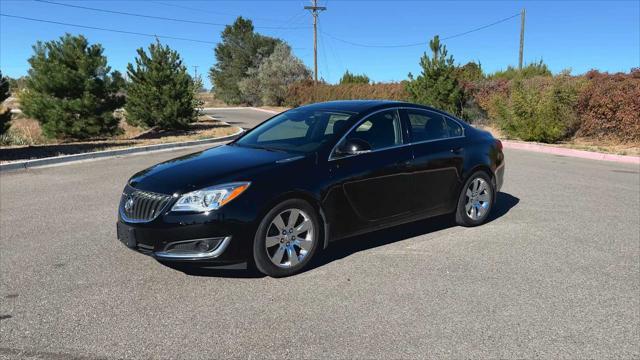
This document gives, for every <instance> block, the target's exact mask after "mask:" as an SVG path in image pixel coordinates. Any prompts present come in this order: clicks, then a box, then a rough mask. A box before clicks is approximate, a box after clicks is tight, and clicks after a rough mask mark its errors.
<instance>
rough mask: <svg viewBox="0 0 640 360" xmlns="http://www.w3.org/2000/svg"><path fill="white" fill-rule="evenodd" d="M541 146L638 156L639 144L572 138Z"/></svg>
mask: <svg viewBox="0 0 640 360" xmlns="http://www.w3.org/2000/svg"><path fill="white" fill-rule="evenodd" d="M478 128H479V129H482V130H485V131H488V132H490V133H491V134H492V135H493V136H494V137H495V138H497V139H508V138H507V137H506V136H503V134H502V132H501V131H500V129H497V128H495V127H492V126H487V125H483V126H478ZM508 140H518V139H508ZM542 145H549V146H557V147H565V148H569V149H576V150H586V151H594V152H600V153H607V154H616V155H631V156H640V144H634V143H627V144H620V143H619V142H617V141H615V140H607V139H599V140H594V139H589V138H573V139H571V140H568V141H565V142H561V143H557V144H542Z"/></svg>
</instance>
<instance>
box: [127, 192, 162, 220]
mask: <svg viewBox="0 0 640 360" xmlns="http://www.w3.org/2000/svg"><path fill="white" fill-rule="evenodd" d="M169 201H171V196H169V195H164V194H158V193H153V192H149V191H141V190H136V189H134V188H132V187H130V186H127V188H126V189H125V191H124V193H123V194H122V200H121V201H120V215H121V216H122V218H123V219H124V220H125V221H129V222H149V221H151V220H153V219H155V218H156V217H158V215H160V213H162V211H163V210H164V208H165V207H166V206H167V204H169Z"/></svg>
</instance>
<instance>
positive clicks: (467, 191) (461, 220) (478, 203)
mask: <svg viewBox="0 0 640 360" xmlns="http://www.w3.org/2000/svg"><path fill="white" fill-rule="evenodd" d="M492 184H493V183H492V182H491V178H490V177H489V175H488V174H487V173H486V172H484V171H477V172H475V173H473V174H472V175H471V176H470V177H469V179H468V180H467V182H466V183H465V185H464V187H463V188H462V191H461V193H460V197H459V199H458V208H457V210H456V222H457V223H458V225H462V226H477V225H480V224H482V223H484V222H485V221H486V220H487V218H488V216H489V213H490V212H491V209H492V208H493V200H494V196H493V195H494V188H493V185H492Z"/></svg>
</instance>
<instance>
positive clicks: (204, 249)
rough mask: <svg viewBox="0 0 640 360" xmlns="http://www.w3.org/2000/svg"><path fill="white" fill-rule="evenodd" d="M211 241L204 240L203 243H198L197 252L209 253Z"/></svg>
mask: <svg viewBox="0 0 640 360" xmlns="http://www.w3.org/2000/svg"><path fill="white" fill-rule="evenodd" d="M209 246H210V244H209V241H206V240H203V241H198V242H197V243H196V250H197V251H199V252H207V251H209Z"/></svg>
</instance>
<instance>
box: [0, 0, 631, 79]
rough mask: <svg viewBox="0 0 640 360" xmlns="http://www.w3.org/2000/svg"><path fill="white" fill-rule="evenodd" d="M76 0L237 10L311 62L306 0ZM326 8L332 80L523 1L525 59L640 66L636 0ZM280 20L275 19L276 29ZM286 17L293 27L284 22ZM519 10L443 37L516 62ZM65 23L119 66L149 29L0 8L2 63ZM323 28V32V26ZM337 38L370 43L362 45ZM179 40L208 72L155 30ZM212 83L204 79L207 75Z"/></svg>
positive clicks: (411, 53)
mask: <svg viewBox="0 0 640 360" xmlns="http://www.w3.org/2000/svg"><path fill="white" fill-rule="evenodd" d="M52 1H56V2H64V3H67V4H74V5H79V6H88V7H94V8H101V9H108V10H115V11H123V12H131V13H141V14H146V15H152V16H160V17H173V18H180V19H189V20H195V21H204V22H211V23H221V24H227V23H231V22H233V20H234V19H235V17H236V16H237V15H242V16H245V17H247V18H250V19H252V20H254V25H256V26H257V27H265V28H264V29H257V30H258V31H259V32H261V33H263V34H265V35H270V36H275V37H279V38H282V39H284V40H286V41H287V42H288V43H289V44H290V45H291V46H292V47H293V48H294V52H295V54H296V55H297V56H299V57H300V58H302V60H303V61H304V62H305V64H307V66H309V67H310V68H312V66H313V42H312V41H313V40H312V39H313V34H312V29H311V16H310V15H309V13H308V12H307V11H304V10H303V6H305V5H309V4H310V1H308V0H306V1H302V0H292V1H168V0H163V1H151V0H148V1H68V0H52ZM319 5H323V6H327V7H328V10H327V11H325V12H323V13H321V15H320V20H319V24H320V30H321V34H320V36H319V41H318V47H319V54H318V61H319V74H320V76H321V77H322V78H324V79H325V80H327V81H329V82H336V81H338V79H339V78H340V76H341V75H342V73H343V72H344V71H345V70H346V69H349V70H350V71H351V72H355V73H366V74H367V75H368V76H369V77H370V78H371V79H373V80H374V81H398V80H403V79H405V78H406V77H407V74H408V73H409V72H413V73H414V74H415V73H419V71H420V68H419V66H418V61H419V57H420V56H421V55H422V53H423V52H424V51H425V50H426V49H427V43H428V40H429V39H430V38H431V37H432V36H433V35H435V34H440V35H441V37H447V36H451V35H455V34H458V33H461V32H464V31H467V30H470V29H474V28H477V27H480V26H483V25H486V24H489V23H492V22H495V21H497V20H500V19H503V18H506V17H509V16H511V15H513V14H516V13H519V12H520V9H522V8H525V9H526V33H525V49H524V58H525V62H532V61H536V60H539V59H543V60H544V61H545V62H546V63H547V64H548V65H549V66H550V67H551V69H552V71H554V72H558V71H561V70H562V69H566V68H571V69H572V70H573V73H574V74H579V73H584V72H585V71H587V70H589V69H592V68H595V69H599V70H603V71H609V72H617V71H629V70H630V69H631V68H632V67H640V1H619V2H616V1H601V2H599V1H566V2H565V1H489V2H487V1H452V2H437V1H390V0H389V1H346V0H319ZM0 12H2V13H4V14H10V15H21V16H27V17H31V18H37V19H42V20H51V21H58V22H66V23H73V24H80V25H88V26H95V27H104V28H111V29H119V30H125V31H132V32H141V33H149V34H157V35H170V36H174V37H184V38H192V39H199V40H203V41H210V42H217V41H219V40H220V31H221V30H222V28H223V27H222V26H213V25H204V24H187V23H180V22H171V21H162V20H155V19H143V18H137V17H130V16H124V15H117V14H107V13H101V12H94V11H89V10H83V9H76V8H68V7H61V6H57V5H53V4H47V3H42V2H35V1H30V0H24V1H5V0H0ZM274 27H275V28H277V27H281V28H280V29H274ZM285 27H289V28H290V27H293V28H296V29H288V28H285ZM519 31H520V19H519V17H516V18H513V19H510V20H508V21H505V22H503V23H500V24H498V25H495V26H492V27H489V28H487V29H484V30H481V31H477V32H473V33H471V34H468V35H465V36H460V37H457V38H453V39H450V40H447V41H445V44H446V45H447V48H448V50H449V53H450V54H452V55H453V56H454V58H455V60H456V62H458V63H466V62H467V61H471V60H475V61H480V63H481V64H482V66H483V68H484V69H485V71H495V70H497V69H504V68H506V67H507V66H508V65H516V64H517V60H518V41H519ZM65 32H70V33H74V34H84V35H85V36H86V37H87V38H88V39H89V41H90V42H92V43H101V44H102V45H103V46H104V48H105V54H106V55H107V57H108V59H109V64H110V65H111V66H112V67H113V68H114V69H117V70H121V71H123V70H124V69H125V68H126V64H127V63H128V62H132V61H133V58H134V56H135V50H136V49H137V48H139V47H146V46H147V45H148V44H149V43H150V42H151V41H153V39H152V38H149V37H144V36H134V35H126V34H117V33H111V32H104V31H99V30H89V29H79V28H74V27H70V26H63V25H57V24H48V23H38V22H30V21H26V20H21V19H14V18H7V17H0V69H1V70H2V72H3V73H5V74H7V75H9V76H12V77H17V76H20V75H25V74H26V72H27V70H28V67H29V65H28V63H27V59H28V58H29V57H30V56H31V54H32V49H31V46H32V44H34V43H35V42H36V41H37V40H51V39H56V38H58V37H59V36H60V35H62V34H64V33H65ZM327 34H329V35H330V36H329V35H327ZM336 38H339V39H342V40H345V41H348V42H355V43H362V44H369V45H398V44H408V43H419V42H423V43H424V45H420V46H413V47H401V48H375V47H359V46H354V45H351V44H347V43H345V42H342V41H339V40H337V39H336ZM161 40H162V41H163V42H165V43H167V44H169V45H170V46H171V47H172V48H174V49H176V50H178V51H179V52H180V54H181V55H182V56H183V59H184V62H185V64H186V65H187V66H189V71H190V72H193V71H194V69H193V67H192V66H194V65H195V66H198V71H199V72H200V73H203V72H206V71H207V70H208V69H209V68H210V67H211V66H212V65H213V64H214V63H215V58H214V53H213V47H214V46H215V45H214V44H203V43H194V42H186V41H179V40H169V39H161ZM205 82H206V86H209V81H208V79H205Z"/></svg>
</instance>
